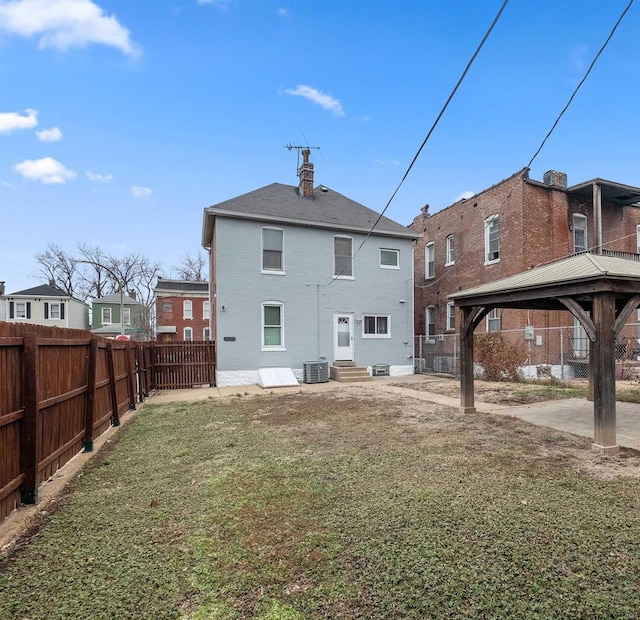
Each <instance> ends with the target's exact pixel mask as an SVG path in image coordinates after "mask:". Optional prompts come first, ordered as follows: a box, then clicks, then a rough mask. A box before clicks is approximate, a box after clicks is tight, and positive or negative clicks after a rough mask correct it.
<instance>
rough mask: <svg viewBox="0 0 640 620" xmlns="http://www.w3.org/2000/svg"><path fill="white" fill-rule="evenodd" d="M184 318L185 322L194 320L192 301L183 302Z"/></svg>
mask: <svg viewBox="0 0 640 620" xmlns="http://www.w3.org/2000/svg"><path fill="white" fill-rule="evenodd" d="M182 318H183V319H184V320H185V321H188V320H191V319H193V302H192V301H191V300H190V299H185V300H184V301H183V302H182Z"/></svg>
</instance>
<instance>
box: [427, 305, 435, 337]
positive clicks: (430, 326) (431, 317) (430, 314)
mask: <svg viewBox="0 0 640 620" xmlns="http://www.w3.org/2000/svg"><path fill="white" fill-rule="evenodd" d="M425 335H426V336H427V337H428V338H429V339H432V338H433V337H434V336H435V335H436V307H435V306H427V311H426V316H425Z"/></svg>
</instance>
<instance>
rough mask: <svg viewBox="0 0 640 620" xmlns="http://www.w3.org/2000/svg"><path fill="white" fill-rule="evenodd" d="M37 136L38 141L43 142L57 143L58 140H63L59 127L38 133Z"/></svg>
mask: <svg viewBox="0 0 640 620" xmlns="http://www.w3.org/2000/svg"><path fill="white" fill-rule="evenodd" d="M36 136H38V140H40V141H42V142H57V141H58V140H62V132H61V131H60V130H59V129H58V128H57V127H52V128H51V129H43V130H42V131H36Z"/></svg>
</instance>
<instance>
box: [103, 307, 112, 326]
mask: <svg viewBox="0 0 640 620" xmlns="http://www.w3.org/2000/svg"><path fill="white" fill-rule="evenodd" d="M101 318H102V324H103V325H109V323H111V308H102V317H101Z"/></svg>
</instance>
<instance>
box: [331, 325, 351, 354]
mask: <svg viewBox="0 0 640 620" xmlns="http://www.w3.org/2000/svg"><path fill="white" fill-rule="evenodd" d="M333 359H334V360H336V361H349V362H352V361H353V314H334V315H333Z"/></svg>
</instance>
